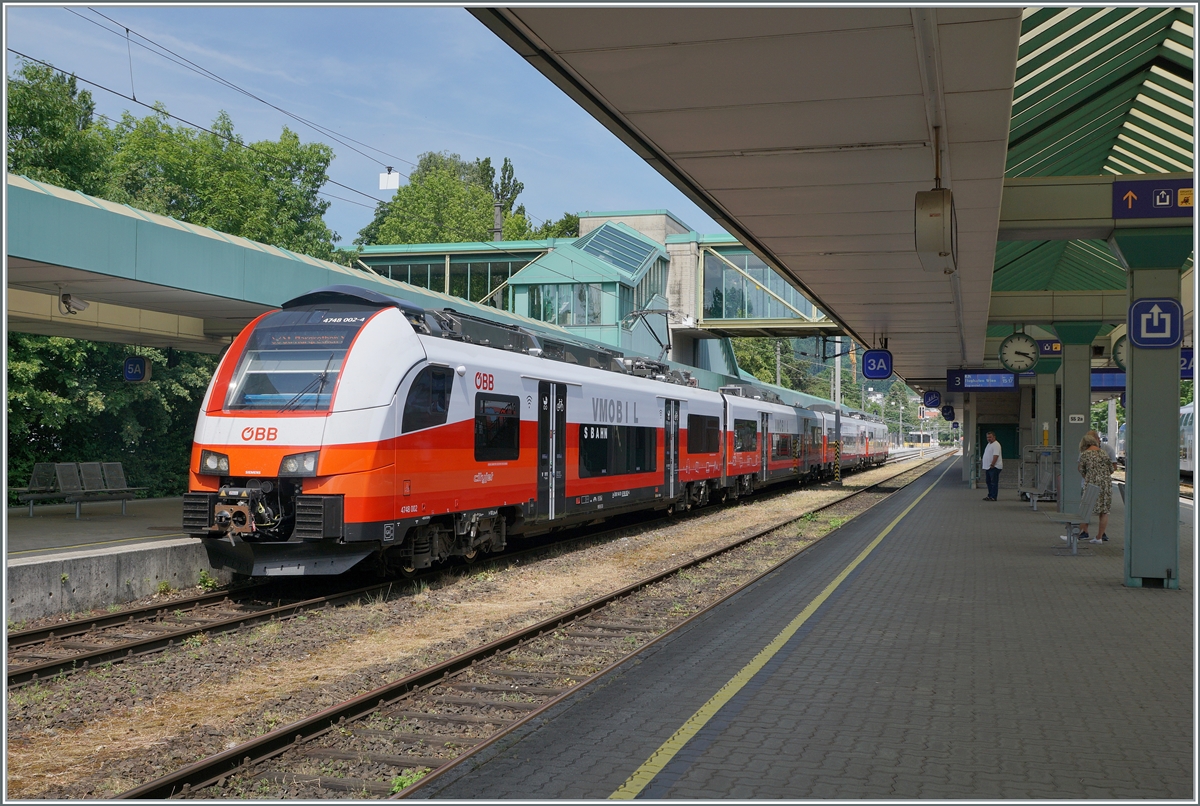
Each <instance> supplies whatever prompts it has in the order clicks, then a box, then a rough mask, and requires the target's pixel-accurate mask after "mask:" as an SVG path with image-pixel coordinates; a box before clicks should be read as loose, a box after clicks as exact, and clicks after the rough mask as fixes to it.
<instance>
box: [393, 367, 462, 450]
mask: <svg viewBox="0 0 1200 806" xmlns="http://www.w3.org/2000/svg"><path fill="white" fill-rule="evenodd" d="M452 377H453V372H452V371H451V370H450V369H449V368H448V367H425V368H424V369H423V370H421V371H420V373H418V374H417V378H416V380H414V381H413V385H412V388H411V389H409V390H408V399H407V400H405V401H404V421H403V424H402V425H401V430H402V431H403V432H404V433H406V434H407V433H408V432H409V431H419V430H420V429H422V428H432V427H433V426H435V425H445V424H446V415H447V414H448V413H449V412H450V389H451V383H450V379H451V378H452Z"/></svg>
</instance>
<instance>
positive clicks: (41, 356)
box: [7, 333, 217, 503]
mask: <svg viewBox="0 0 1200 806" xmlns="http://www.w3.org/2000/svg"><path fill="white" fill-rule="evenodd" d="M131 353H133V354H137V355H143V356H146V357H147V358H148V359H150V360H151V361H152V362H153V364H154V369H153V373H152V377H151V380H149V381H145V382H143V383H136V384H133V383H126V382H125V381H124V379H123V378H122V376H121V364H122V361H123V359H124V358H125V356H127V355H129V354H131ZM7 358H8V472H9V476H10V478H12V479H17V480H20V481H24V480H25V479H27V478H28V476H29V473H30V471H31V470H32V468H33V464H34V463H35V462H46V461H56V462H57V461H63V462H83V461H87V462H97V461H113V462H123V463H124V465H125V469H126V471H127V474H128V476H129V478H130V479H132V480H133V482H134V483H135V484H139V485H141V486H148V487H149V488H150V490H149V494H150V495H151V496H155V495H179V494H180V493H181V492H183V491H184V490H186V489H187V470H188V456H189V454H190V452H191V441H192V433H193V431H194V430H195V424H196V417H197V415H198V414H199V410H200V401H201V400H202V399H203V397H204V391H205V389H206V388H207V386H208V382H209V379H210V378H211V377H212V373H213V370H214V369H215V367H216V364H217V359H216V356H210V355H201V354H198V353H185V352H175V351H169V352H168V351H164V350H156V349H153V348H147V347H128V346H126V345H121V344H102V343H98V342H91V341H84V340H81V339H67V338H61V337H57V336H32V335H25V334H21V333H9V334H8V354H7ZM14 498H15V496H10V503H13V500H11V499H14Z"/></svg>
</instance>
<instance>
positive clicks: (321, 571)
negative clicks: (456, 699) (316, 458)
mask: <svg viewBox="0 0 1200 806" xmlns="http://www.w3.org/2000/svg"><path fill="white" fill-rule="evenodd" d="M883 461H884V459H883V457H882V456H880V457H865V458H862V459H860V460H858V461H856V462H855V463H854V464H852V465H850V466H849V467H846V468H845V469H846V472H852V471H854V470H861V469H864V468H867V467H871V466H875V465H879V464H882V463H883ZM776 473H779V471H776ZM832 477H833V466H832V465H831V464H828V463H825V464H819V465H813V466H811V467H809V468H808V469H807V470H806V471H800V470H799V469H796V470H794V471H792V472H788V473H783V474H779V475H776V476H775V477H773V478H768V479H766V480H763V479H762V478H761V477H760V474H759V473H744V474H740V475H734V476H729V477H727V479H726V481H725V483H724V484H722V482H721V480H720V479H704V480H699V481H691V482H684V483H682V484H681V485H680V492H679V495H678V496H677V497H676V498H675V499H670V500H668V499H663V498H656V499H653V500H638V499H637V498H636V497H635V498H634V499H633V500H630V501H629V503H628V504H626V505H624V506H611V505H610V506H609V507H608V508H607V509H604V510H603V511H602V512H597V511H595V510H587V511H577V512H568V513H566V514H565V516H563V517H559V518H555V519H554V520H552V521H551V520H546V519H543V518H538V517H537V516H536V512H534V511H527V510H526V508H525V506H521V505H518V506H508V507H498V508H492V509H482V510H474V511H469V512H460V513H456V514H446V515H442V516H437V517H426V518H421V519H416V520H415V521H410V522H399V523H395V524H353V523H351V524H346V523H345V522H344V518H343V516H342V511H343V507H342V499H341V496H331V495H303V494H301V492H300V484H299V483H298V482H295V481H292V480H289V479H286V478H284V479H260V478H252V479H226V480H223V481H224V482H225V483H223V484H222V486H221V488H220V490H219V491H218V492H216V493H211V492H206V493H188V494H187V495H185V496H184V531H186V532H188V533H189V534H192V535H194V536H197V537H201V538H203V544H204V546H205V549H206V550H207V552H208V556H209V561H210V563H211V564H212V565H213V566H214V567H217V568H228V569H230V570H232V571H233V572H234V573H236V574H241V575H244V576H251V577H258V576H310V575H336V574H341V573H344V572H346V571H349V570H350V569H351V568H354V567H356V566H358V565H359V564H360V563H363V562H364V561H368V560H369V561H370V563H371V565H372V567H373V568H374V569H375V570H377V571H378V572H380V573H383V574H389V575H390V574H403V575H409V574H413V573H415V572H417V571H420V570H423V569H426V568H430V567H432V566H434V565H437V564H440V563H444V562H448V561H450V560H453V559H455V558H457V559H460V560H462V561H464V562H472V561H473V560H475V559H476V558H477V557H479V556H480V555H483V554H491V553H495V552H500V551H503V550H504V549H505V548H506V547H507V546H508V542H509V539H510V538H511V537H533V536H537V535H541V534H546V533H548V532H552V531H556V530H559V529H563V528H567V527H571V526H579V525H582V524H584V523H588V522H596V521H599V520H601V519H603V518H607V517H611V516H613V515H617V514H622V513H624V512H630V511H635V510H639V509H666V510H668V511H670V512H683V511H688V510H691V509H694V508H699V507H704V506H707V505H709V504H711V503H723V502H727V501H734V500H737V499H739V498H742V497H744V496H747V495H752V494H753V493H754V492H755V491H757V490H760V489H763V488H765V487H769V486H774V485H776V484H780V483H784V482H788V481H791V482H795V481H799V483H801V484H809V483H813V482H818V481H823V480H826V479H829V478H832ZM372 527H377V528H372Z"/></svg>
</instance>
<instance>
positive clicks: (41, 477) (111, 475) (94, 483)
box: [10, 462, 146, 519]
mask: <svg viewBox="0 0 1200 806" xmlns="http://www.w3.org/2000/svg"><path fill="white" fill-rule="evenodd" d="M145 489H146V488H145V487H130V486H129V484H128V483H127V482H126V481H125V469H124V468H123V467H122V466H121V463H120V462H80V463H79V464H76V463H75V462H58V463H56V464H51V463H49V462H45V463H41V462H39V463H38V464H35V465H34V466H33V475H32V476H30V479H29V486H27V487H17V488H11V489H10V492H15V493H17V500H18V501H20V502H21V503H28V504H29V517H31V518H32V517H33V504H34V502H35V501H56V500H57V501H66V502H67V503H68V504H74V505H75V518H76V519H78V518H79V517H80V516H81V514H82V513H81V508H82V505H83V503H84V502H85V501H120V502H121V514H122V515H124V514H126V509H125V502H126V501H130V500H132V499H134V498H136V497H137V493H139V492H141V491H142V490H145Z"/></svg>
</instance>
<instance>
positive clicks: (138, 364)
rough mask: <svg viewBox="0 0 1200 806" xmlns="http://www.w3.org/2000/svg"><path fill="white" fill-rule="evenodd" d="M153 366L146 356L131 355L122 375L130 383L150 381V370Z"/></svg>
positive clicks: (122, 369)
mask: <svg viewBox="0 0 1200 806" xmlns="http://www.w3.org/2000/svg"><path fill="white" fill-rule="evenodd" d="M153 366H154V365H153V364H151V363H150V362H149V361H147V360H146V358H145V357H144V356H140V355H131V356H129V357H128V358H126V359H125V364H124V366H123V367H122V368H121V374H122V377H124V378H125V380H127V381H129V382H130V383H141V382H142V381H148V380H150V370H151V368H152V367H153Z"/></svg>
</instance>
